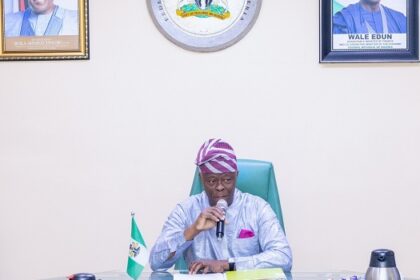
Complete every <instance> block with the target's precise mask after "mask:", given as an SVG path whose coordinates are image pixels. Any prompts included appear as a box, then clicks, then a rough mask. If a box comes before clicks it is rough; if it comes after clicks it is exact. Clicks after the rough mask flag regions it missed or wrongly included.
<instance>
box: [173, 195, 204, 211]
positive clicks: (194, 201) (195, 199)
mask: <svg viewBox="0 0 420 280" xmlns="http://www.w3.org/2000/svg"><path fill="white" fill-rule="evenodd" d="M204 199H205V197H204V192H201V193H199V194H195V195H191V196H189V197H188V198H186V199H184V200H183V201H182V202H180V203H178V206H180V207H181V208H183V209H190V208H192V207H197V206H198V205H201V204H202V203H203V202H204Z"/></svg>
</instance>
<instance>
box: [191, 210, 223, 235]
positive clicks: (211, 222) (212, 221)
mask: <svg viewBox="0 0 420 280" xmlns="http://www.w3.org/2000/svg"><path fill="white" fill-rule="evenodd" d="M224 219H225V215H224V214H223V211H222V210H221V209H219V208H217V207H209V208H206V209H204V210H203V212H201V213H200V215H199V216H198V217H197V219H196V220H195V222H194V223H193V224H192V225H191V226H190V227H189V228H187V229H186V230H185V231H184V237H185V240H193V239H194V237H195V236H196V235H197V234H199V233H200V232H202V231H205V230H209V229H211V228H213V227H215V226H216V223H217V222H218V221H219V220H224Z"/></svg>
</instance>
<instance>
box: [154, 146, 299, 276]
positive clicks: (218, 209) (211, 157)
mask: <svg viewBox="0 0 420 280" xmlns="http://www.w3.org/2000/svg"><path fill="white" fill-rule="evenodd" d="M196 165H197V166H198V169H199V171H200V179H201V181H202V183H203V186H204V191H203V192H202V193H200V194H197V195H193V196H191V197H189V198H188V199H187V200H185V201H184V202H182V203H180V204H178V205H177V206H176V207H175V209H174V210H173V211H172V213H171V214H170V215H169V217H168V219H167V221H166V222H165V224H164V226H163V229H162V232H161V234H160V236H159V237H158V239H157V241H156V243H155V245H154V246H153V248H152V250H151V252H150V266H151V268H152V269H153V270H166V269H168V268H170V267H171V266H172V265H173V264H174V263H175V262H176V261H177V260H178V259H179V258H181V257H184V258H185V260H186V262H187V264H188V266H189V271H190V273H193V274H194V273H211V272H224V271H229V270H243V269H254V268H272V267H280V268H282V269H283V270H284V271H290V269H291V267H292V253H291V250H290V246H289V244H288V242H287V239H286V236H285V235H284V231H283V229H282V228H281V226H280V224H279V221H278V219H277V217H276V214H275V213H274V211H273V210H272V209H271V207H270V205H269V204H268V203H267V202H266V201H264V200H263V199H262V198H260V197H257V196H254V195H251V194H248V193H243V192H241V191H240V190H238V189H237V188H236V177H237V176H238V168H237V164H236V156H235V152H234V150H233V148H232V147H231V146H230V145H229V144H228V143H227V142H225V141H223V140H222V139H210V140H208V141H206V142H205V143H204V144H203V145H202V146H201V148H200V150H199V151H198V154H197V159H196Z"/></svg>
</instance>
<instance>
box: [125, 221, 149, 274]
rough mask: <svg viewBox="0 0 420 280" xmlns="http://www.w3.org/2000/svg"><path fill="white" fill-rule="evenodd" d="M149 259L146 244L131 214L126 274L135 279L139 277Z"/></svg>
mask: <svg viewBox="0 0 420 280" xmlns="http://www.w3.org/2000/svg"><path fill="white" fill-rule="evenodd" d="M148 258H149V253H148V252H147V249H146V243H145V242H144V240H143V237H142V236H141V233H140V231H139V229H138V227H137V224H136V220H135V219H134V213H132V214H131V242H130V250H129V252H128V263H127V274H128V275H130V277H131V278H133V279H137V278H139V277H140V275H141V272H142V271H143V268H144V266H145V265H146V263H147V261H148Z"/></svg>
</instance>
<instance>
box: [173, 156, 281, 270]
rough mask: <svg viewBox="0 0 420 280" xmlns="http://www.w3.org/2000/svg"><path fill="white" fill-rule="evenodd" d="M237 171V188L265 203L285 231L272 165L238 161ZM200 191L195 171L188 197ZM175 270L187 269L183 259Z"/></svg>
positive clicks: (180, 259)
mask: <svg viewBox="0 0 420 280" xmlns="http://www.w3.org/2000/svg"><path fill="white" fill-rule="evenodd" d="M238 170H239V175H238V179H237V182H236V186H237V188H238V189H239V190H241V191H242V192H246V193H250V194H253V195H257V196H259V197H261V198H262V199H264V200H265V201H267V202H268V204H270V206H271V208H273V210H274V212H275V213H276V215H277V218H278V219H279V222H280V225H281V226H282V228H283V230H284V231H285V228H284V223H283V215H282V212H281V204H280V199H279V192H278V190H277V183H276V177H275V175H274V168H273V164H272V163H271V162H267V161H260V160H251V159H238ZM202 191H203V185H202V183H201V179H200V173H199V172H198V169H196V170H195V175H194V180H193V184H192V187H191V192H190V195H194V194H199V193H201V192H202ZM175 269H177V270H187V269H188V267H187V264H186V262H185V260H184V258H179V259H178V261H177V262H176V263H175Z"/></svg>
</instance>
